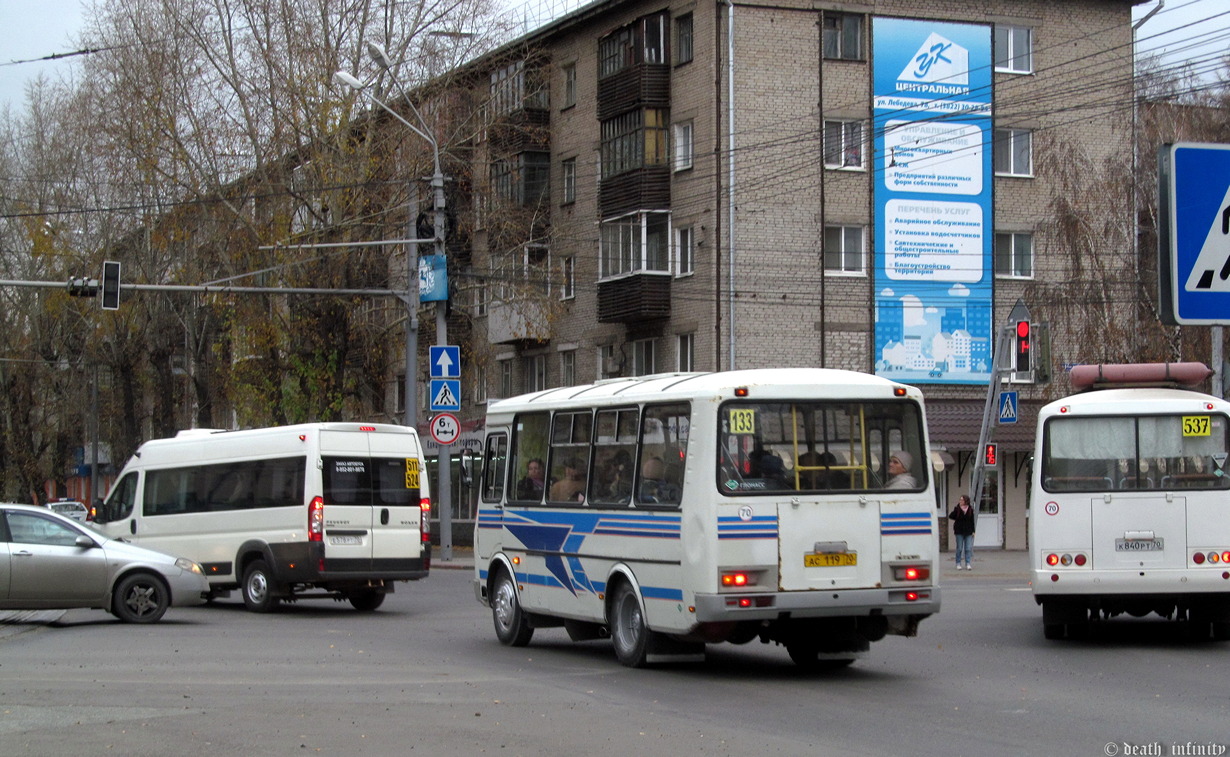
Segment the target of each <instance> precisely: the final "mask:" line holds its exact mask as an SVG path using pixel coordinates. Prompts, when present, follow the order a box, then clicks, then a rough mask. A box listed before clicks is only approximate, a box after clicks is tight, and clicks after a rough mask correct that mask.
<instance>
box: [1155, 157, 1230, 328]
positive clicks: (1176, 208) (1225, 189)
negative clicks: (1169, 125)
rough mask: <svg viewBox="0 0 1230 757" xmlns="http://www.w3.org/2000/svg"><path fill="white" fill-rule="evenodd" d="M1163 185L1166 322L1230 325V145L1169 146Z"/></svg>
mask: <svg viewBox="0 0 1230 757" xmlns="http://www.w3.org/2000/svg"><path fill="white" fill-rule="evenodd" d="M1158 186H1159V188H1160V190H1161V202H1159V208H1158V210H1159V211H1160V214H1161V218H1160V224H1159V226H1160V228H1159V229H1158V234H1159V235H1158V238H1159V239H1160V240H1162V245H1163V247H1162V249H1161V250H1159V252H1160V254H1159V256H1158V272H1159V281H1158V284H1159V287H1158V289H1159V295H1160V299H1161V303H1162V308H1161V312H1162V320H1163V321H1164V322H1166V323H1168V324H1170V325H1184V326H1224V325H1227V324H1230V145H1223V144H1200V143H1193V142H1180V143H1176V144H1173V145H1165V146H1163V147H1162V149H1161V154H1160V156H1159V176H1158Z"/></svg>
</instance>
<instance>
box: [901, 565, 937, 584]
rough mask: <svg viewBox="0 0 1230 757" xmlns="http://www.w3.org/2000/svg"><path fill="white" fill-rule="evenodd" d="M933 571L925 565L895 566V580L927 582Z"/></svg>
mask: <svg viewBox="0 0 1230 757" xmlns="http://www.w3.org/2000/svg"><path fill="white" fill-rule="evenodd" d="M930 577H931V569H930V568H928V567H926V566H924V565H894V566H893V578H895V579H896V580H898V581H926V580H927V579H928V578H930Z"/></svg>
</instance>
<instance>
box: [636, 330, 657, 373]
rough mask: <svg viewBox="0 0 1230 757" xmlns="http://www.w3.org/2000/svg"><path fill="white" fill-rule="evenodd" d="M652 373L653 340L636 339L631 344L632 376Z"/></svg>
mask: <svg viewBox="0 0 1230 757" xmlns="http://www.w3.org/2000/svg"><path fill="white" fill-rule="evenodd" d="M651 373H654V340H652V339H638V340H636V341H635V342H633V343H632V375H633V376H648V375H649V374H651Z"/></svg>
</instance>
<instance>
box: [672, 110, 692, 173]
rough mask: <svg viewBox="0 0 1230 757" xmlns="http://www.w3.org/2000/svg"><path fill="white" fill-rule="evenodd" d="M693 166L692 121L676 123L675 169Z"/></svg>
mask: <svg viewBox="0 0 1230 757" xmlns="http://www.w3.org/2000/svg"><path fill="white" fill-rule="evenodd" d="M691 167H692V122H691V121H683V122H681V123H677V124H675V170H676V171H682V170H684V169H687V168H691Z"/></svg>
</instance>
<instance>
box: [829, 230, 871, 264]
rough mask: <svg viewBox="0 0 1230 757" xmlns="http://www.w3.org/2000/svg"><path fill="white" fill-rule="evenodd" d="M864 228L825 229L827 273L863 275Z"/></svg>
mask: <svg viewBox="0 0 1230 757" xmlns="http://www.w3.org/2000/svg"><path fill="white" fill-rule="evenodd" d="M863 257H864V256H863V227H862V226H825V227H824V271H825V273H855V274H861V273H863Z"/></svg>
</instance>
